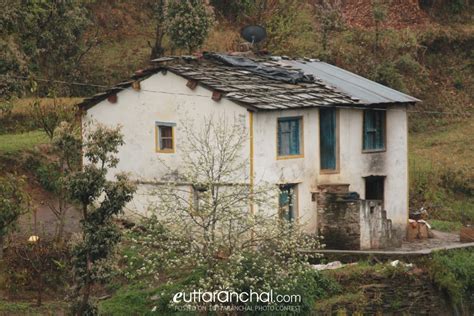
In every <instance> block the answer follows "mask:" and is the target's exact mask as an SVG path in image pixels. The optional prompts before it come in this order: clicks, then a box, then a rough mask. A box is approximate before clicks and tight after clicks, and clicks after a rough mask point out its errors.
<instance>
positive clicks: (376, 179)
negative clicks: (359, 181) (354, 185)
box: [365, 176, 385, 201]
mask: <svg viewBox="0 0 474 316" xmlns="http://www.w3.org/2000/svg"><path fill="white" fill-rule="evenodd" d="M384 181H385V177H381V176H370V177H365V199H366V200H379V201H383V200H384Z"/></svg>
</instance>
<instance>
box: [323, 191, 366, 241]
mask: <svg viewBox="0 0 474 316" xmlns="http://www.w3.org/2000/svg"><path fill="white" fill-rule="evenodd" d="M318 189H319V194H318V199H317V205H318V232H319V234H320V235H321V236H323V237H324V244H326V248H327V249H351V250H354V249H360V215H359V213H360V210H359V209H360V206H359V203H358V200H356V199H354V198H352V197H351V196H350V195H349V192H348V189H349V185H344V184H343V185H325V186H322V185H321V186H318Z"/></svg>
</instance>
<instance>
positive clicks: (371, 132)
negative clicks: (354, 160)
mask: <svg viewBox="0 0 474 316" xmlns="http://www.w3.org/2000/svg"><path fill="white" fill-rule="evenodd" d="M384 129H385V111H375V110H365V111H364V132H363V133H364V142H363V149H365V150H371V149H384V148H385V144H384V138H385V130H384Z"/></svg>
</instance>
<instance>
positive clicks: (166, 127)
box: [155, 122, 176, 153]
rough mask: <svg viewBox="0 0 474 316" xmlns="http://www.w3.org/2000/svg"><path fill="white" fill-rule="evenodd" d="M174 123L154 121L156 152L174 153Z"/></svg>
mask: <svg viewBox="0 0 474 316" xmlns="http://www.w3.org/2000/svg"><path fill="white" fill-rule="evenodd" d="M175 125H176V124H174V123H164V122H156V126H155V137H156V140H155V142H156V152H159V153H174V152H175V140H174V127H175Z"/></svg>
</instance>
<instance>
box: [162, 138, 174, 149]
mask: <svg viewBox="0 0 474 316" xmlns="http://www.w3.org/2000/svg"><path fill="white" fill-rule="evenodd" d="M160 149H173V140H172V139H171V138H163V139H162V140H161V148H160Z"/></svg>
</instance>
